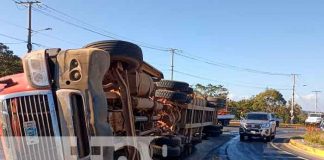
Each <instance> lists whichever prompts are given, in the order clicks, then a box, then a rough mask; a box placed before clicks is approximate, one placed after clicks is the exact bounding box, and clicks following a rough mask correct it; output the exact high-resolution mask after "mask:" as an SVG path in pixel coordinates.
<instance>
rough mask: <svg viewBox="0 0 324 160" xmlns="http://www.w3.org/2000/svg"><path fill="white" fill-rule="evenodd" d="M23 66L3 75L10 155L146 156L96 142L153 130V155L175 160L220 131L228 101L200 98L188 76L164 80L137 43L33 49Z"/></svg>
mask: <svg viewBox="0 0 324 160" xmlns="http://www.w3.org/2000/svg"><path fill="white" fill-rule="evenodd" d="M23 65H24V73H20V74H16V75H11V76H7V77H3V78H1V80H0V83H1V84H0V85H1V86H0V87H1V90H0V118H1V119H0V122H1V127H0V134H1V142H2V148H3V151H4V155H5V158H6V159H53V160H54V159H94V158H98V156H97V157H96V155H102V157H101V159H102V158H103V159H118V157H120V156H124V157H126V158H127V159H143V157H141V155H140V151H138V150H137V149H136V147H135V148H134V147H131V146H123V147H120V146H119V147H118V148H116V146H114V145H112V146H110V147H100V146H93V145H92V144H93V143H92V142H93V141H95V138H96V137H126V136H127V137H145V136H149V137H152V136H153V137H156V138H155V139H153V140H152V141H150V143H149V148H148V150H149V153H150V158H155V157H158V158H172V159H175V158H181V157H183V156H185V155H188V154H190V153H191V152H192V147H193V146H194V145H195V144H197V143H199V142H201V140H202V138H203V137H204V136H206V135H209V136H214V135H217V134H219V133H220V127H219V126H218V125H216V124H217V110H218V109H219V108H222V107H223V106H222V105H219V104H217V101H213V100H210V101H207V100H206V99H204V98H199V97H196V96H195V94H194V93H193V90H192V88H190V87H189V85H188V84H187V83H185V82H178V81H170V80H163V78H164V77H163V74H162V73H161V72H160V71H159V70H157V69H156V68H154V67H153V66H152V65H150V64H148V63H146V62H144V61H143V54H142V51H141V48H140V47H138V46H137V45H135V44H133V43H130V42H125V41H118V40H109V41H99V42H94V43H91V44H88V45H86V46H84V47H83V48H81V49H71V50H61V49H46V50H41V51H34V52H31V53H28V54H27V55H26V56H25V57H24V58H23ZM64 137H65V138H64ZM71 137H72V138H71ZM66 144H68V145H69V147H70V148H69V150H68V153H67V151H66V150H64V147H65V146H64V145H66Z"/></svg>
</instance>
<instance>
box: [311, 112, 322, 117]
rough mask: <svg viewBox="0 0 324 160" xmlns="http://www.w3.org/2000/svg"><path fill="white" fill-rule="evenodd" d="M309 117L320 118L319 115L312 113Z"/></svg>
mask: <svg viewBox="0 0 324 160" xmlns="http://www.w3.org/2000/svg"><path fill="white" fill-rule="evenodd" d="M309 117H321V115H320V114H315V113H312V114H309Z"/></svg>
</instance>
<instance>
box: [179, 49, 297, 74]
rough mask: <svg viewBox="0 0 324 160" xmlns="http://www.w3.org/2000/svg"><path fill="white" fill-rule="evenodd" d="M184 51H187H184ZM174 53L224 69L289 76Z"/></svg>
mask: <svg viewBox="0 0 324 160" xmlns="http://www.w3.org/2000/svg"><path fill="white" fill-rule="evenodd" d="M185 53H187V52H185ZM176 55H178V56H181V57H184V58H187V59H191V60H194V61H199V62H202V63H205V64H209V65H213V66H216V67H220V68H226V69H231V70H237V71H245V72H250V73H257V74H264V75H272V76H291V74H286V73H275V72H268V71H260V70H256V69H250V68H244V67H239V66H234V65H231V64H225V63H220V62H214V61H210V60H208V59H205V58H203V57H199V56H189V55H185V54H181V53H176Z"/></svg>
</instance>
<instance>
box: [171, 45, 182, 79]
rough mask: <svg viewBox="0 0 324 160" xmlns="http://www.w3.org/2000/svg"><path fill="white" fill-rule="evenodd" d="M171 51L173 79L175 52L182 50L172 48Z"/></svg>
mask: <svg viewBox="0 0 324 160" xmlns="http://www.w3.org/2000/svg"><path fill="white" fill-rule="evenodd" d="M169 51H170V52H171V80H173V70H174V69H173V68H174V54H175V53H176V52H177V51H180V50H178V49H174V48H171V49H170V50H169Z"/></svg>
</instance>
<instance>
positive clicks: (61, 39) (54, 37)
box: [0, 19, 81, 46]
mask: <svg viewBox="0 0 324 160" xmlns="http://www.w3.org/2000/svg"><path fill="white" fill-rule="evenodd" d="M0 21H1V22H3V23H6V24H8V25H11V26H15V27H17V28H22V29H28V28H26V27H24V26H21V25H18V24H15V23H12V22H9V21H7V20H4V19H0ZM32 33H37V34H40V35H42V36H44V37H47V38H51V39H56V40H58V41H62V42H66V43H70V44H73V45H77V46H81V44H78V43H76V42H73V41H69V40H66V39H63V38H60V37H57V36H53V35H50V34H47V33H43V32H39V31H35V30H32Z"/></svg>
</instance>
